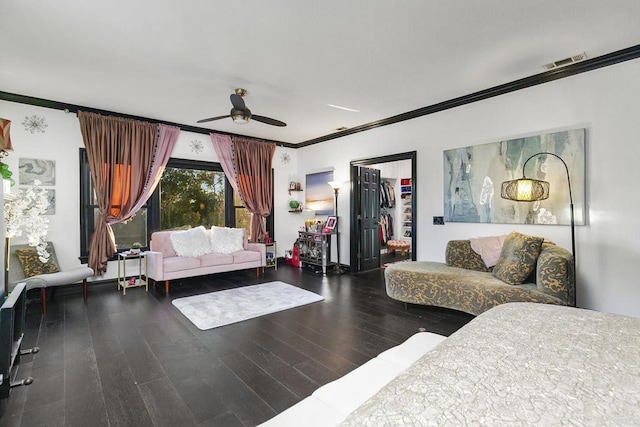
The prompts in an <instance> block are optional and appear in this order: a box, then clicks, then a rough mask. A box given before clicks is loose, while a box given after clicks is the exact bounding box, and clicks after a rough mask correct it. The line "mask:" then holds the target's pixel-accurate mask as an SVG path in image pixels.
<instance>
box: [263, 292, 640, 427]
mask: <svg viewBox="0 0 640 427" xmlns="http://www.w3.org/2000/svg"><path fill="white" fill-rule="evenodd" d="M432 347H433V348H431V349H430V350H429V351H426V352H425V353H424V355H422V356H421V357H419V358H418V359H417V361H415V363H413V364H411V365H410V366H408V367H407V368H406V369H404V370H402V371H401V372H399V373H398V374H397V375H395V376H394V379H391V380H390V381H388V382H385V384H383V385H381V386H380V385H378V386H376V390H368V393H365V395H366V394H368V396H367V397H366V399H364V400H362V401H361V402H358V403H357V405H356V406H355V407H354V408H353V410H352V411H350V412H349V413H348V414H344V417H335V416H332V417H325V420H326V422H324V420H320V421H319V422H318V420H317V418H316V420H315V421H316V422H314V423H313V424H314V425H337V424H339V425H343V426H396V425H411V426H430V425H433V426H446V425H451V426H458V425H545V426H546V425H580V426H589V425H594V426H602V425H638V424H640V363H639V362H640V319H637V318H630V317H624V316H618V315H613V314H606V313H600V312H594V311H589V310H583V309H577V308H572V307H561V306H552V305H546V304H535V303H508V304H504V305H500V306H497V307H495V308H492V309H490V310H488V311H487V312H485V313H483V314H481V315H480V316H478V317H476V318H475V319H474V320H472V321H471V322H470V323H468V324H467V325H465V326H464V327H463V328H461V329H460V330H458V331H457V332H456V333H454V334H453V335H451V336H450V337H449V338H447V339H444V340H443V341H442V342H440V343H439V344H437V345H435V346H432ZM365 366H366V364H365V365H363V367H365ZM363 367H361V368H363ZM361 368H358V369H356V371H358V370H359V369H361ZM352 374H354V372H352V373H350V374H348V375H352ZM341 380H342V379H339V380H337V382H339V381H341ZM328 386H329V387H331V386H333V387H334V394H336V393H338V394H339V393H340V391H339V389H336V388H335V386H334V385H332V384H328V385H325V386H323V387H322V388H321V389H319V391H321V390H322V389H323V388H325V387H328ZM366 386H367V385H366V384H363V387H366ZM314 395H315V393H314ZM345 395H348V394H345ZM310 398H314V396H311V397H310ZM310 398H308V399H310ZM305 400H306V399H305ZM303 402H305V401H303ZM303 402H301V403H303ZM323 404H325V403H323ZM298 405H300V404H298ZM302 409H304V408H302ZM331 410H332V409H330V408H329V409H326V412H327V414H329V413H330V411H331ZM291 411H292V413H293V414H294V415H295V417H293V418H292V417H287V416H286V415H285V416H283V414H284V413H283V414H281V415H280V416H279V417H280V418H278V417H276V418H274V419H273V420H272V421H278V419H279V420H281V421H282V422H275V423H268V425H295V421H296V420H297V421H298V422H301V423H303V424H306V423H305V421H309V420H310V418H308V417H307V416H306V415H305V411H304V410H302V411H301V410H300V408H299V409H298V411H297V413H296V409H295V406H294V407H293V408H291ZM285 412H286V411H285ZM299 425H302V424H299Z"/></svg>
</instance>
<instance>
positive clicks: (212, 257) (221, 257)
mask: <svg viewBox="0 0 640 427" xmlns="http://www.w3.org/2000/svg"><path fill="white" fill-rule="evenodd" d="M199 258H200V266H202V267H214V266H216V265H227V264H233V255H231V254H207V255H202V256H201V257H199Z"/></svg>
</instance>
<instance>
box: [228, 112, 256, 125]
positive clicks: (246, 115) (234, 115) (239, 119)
mask: <svg viewBox="0 0 640 427" xmlns="http://www.w3.org/2000/svg"><path fill="white" fill-rule="evenodd" d="M229 115H230V116H231V119H232V120H233V121H234V122H235V123H237V124H239V125H246V124H247V123H249V120H250V119H251V110H249V109H248V108H245V109H244V110H241V109H239V108H232V109H231V111H230V112H229Z"/></svg>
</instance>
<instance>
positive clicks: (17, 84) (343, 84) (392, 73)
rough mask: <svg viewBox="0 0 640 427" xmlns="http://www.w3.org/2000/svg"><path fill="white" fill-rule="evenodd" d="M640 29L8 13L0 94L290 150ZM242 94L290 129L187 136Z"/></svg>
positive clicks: (368, 7)
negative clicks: (257, 140) (160, 122)
mask: <svg viewBox="0 0 640 427" xmlns="http://www.w3.org/2000/svg"><path fill="white" fill-rule="evenodd" d="M639 18H640V1H638V0H607V1H599V0H562V1H560V0H528V1H514V0H484V1H479V0H439V1H436V0H396V1H383V0H325V1H310V0H307V1H301V0H242V1H237V2H232V1H213V0H194V1H189V0H187V1H181V2H178V1H170V0H157V1H151V0H139V1H135V0H112V1H102V2H95V1H86V0H84V1H81V0H57V1H50V0H29V1H25V0H4V1H3V4H2V7H0V46H1V47H2V57H1V59H0V91H4V92H11V93H17V94H21V95H28V96H34V97H39V98H45V99H50V100H54V101H60V102H65V103H71V104H77V105H82V106H88V107H92V108H98V109H104V110H109V111H115V112H119V113H125V114H132V115H137V116H142V117H148V118H153V119H157V120H163V121H168V122H175V123H180V124H185V125H192V126H201V127H206V128H210V129H215V130H219V131H223V132H233V133H238V134H243V135H248V136H254V137H258V138H265V139H271V140H277V141H283V142H289V143H300V142H303V141H306V140H310V139H313V138H317V137H321V136H323V135H327V134H331V133H333V132H334V131H335V129H336V128H338V127H341V126H346V127H353V126H357V125H362V124H365V123H369V122H372V121H376V120H380V119H384V118H387V117H390V116H394V115H397V114H400V113H403V112H406V111H410V110H415V109H418V108H421V107H424V106H428V105H432V104H435V103H438V102H441V101H445V100H449V99H452V98H456V97H459V96H462V95H466V94H470V93H473V92H476V91H479V90H482V89H487V88H490V87H493V86H497V85H500V84H503V83H507V82H511V81H514V80H517V79H520V78H523V77H527V76H531V75H534V74H538V73H541V72H543V71H544V70H543V68H542V65H543V64H546V63H550V62H553V61H557V60H560V59H563V58H566V57H569V56H572V55H575V54H578V53H581V52H586V54H587V56H588V57H589V58H594V57H596V56H600V55H603V54H606V53H610V52H613V51H616V50H619V49H623V48H627V47H630V46H634V45H637V44H640V23H639ZM237 87H242V88H245V89H247V91H248V94H247V96H246V97H245V102H246V104H247V106H248V107H249V108H250V109H251V110H252V112H253V113H254V114H259V115H262V116H268V117H273V118H275V119H278V120H281V121H284V122H286V123H287V124H288V126H287V127H284V128H279V127H274V126H268V125H265V124H262V123H259V122H255V121H252V122H251V123H249V124H247V125H242V126H241V125H237V124H234V123H233V122H232V121H231V119H224V120H220V121H215V122H210V123H207V124H202V125H198V124H197V123H196V121H197V120H199V119H203V118H206V117H212V116H218V115H224V114H228V112H229V110H230V108H231V104H230V102H229V95H230V94H231V93H232V92H233V90H234V89H235V88H237ZM327 104H335V105H340V106H345V107H349V108H352V109H355V110H359V112H349V111H344V110H339V109H335V108H331V107H329V106H327Z"/></svg>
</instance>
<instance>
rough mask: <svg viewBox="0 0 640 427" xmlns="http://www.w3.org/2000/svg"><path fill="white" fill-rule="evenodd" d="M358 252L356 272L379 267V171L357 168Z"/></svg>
mask: <svg viewBox="0 0 640 427" xmlns="http://www.w3.org/2000/svg"><path fill="white" fill-rule="evenodd" d="M358 171H359V178H360V179H359V180H358V183H359V185H358V192H359V195H360V203H359V206H360V215H359V223H360V227H359V228H360V245H359V246H360V248H359V249H360V250H359V251H358V261H359V262H358V267H359V268H358V271H364V270H371V269H373V268H379V267H380V228H379V225H380V171H379V170H378V169H370V168H365V167H359V168H358Z"/></svg>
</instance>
